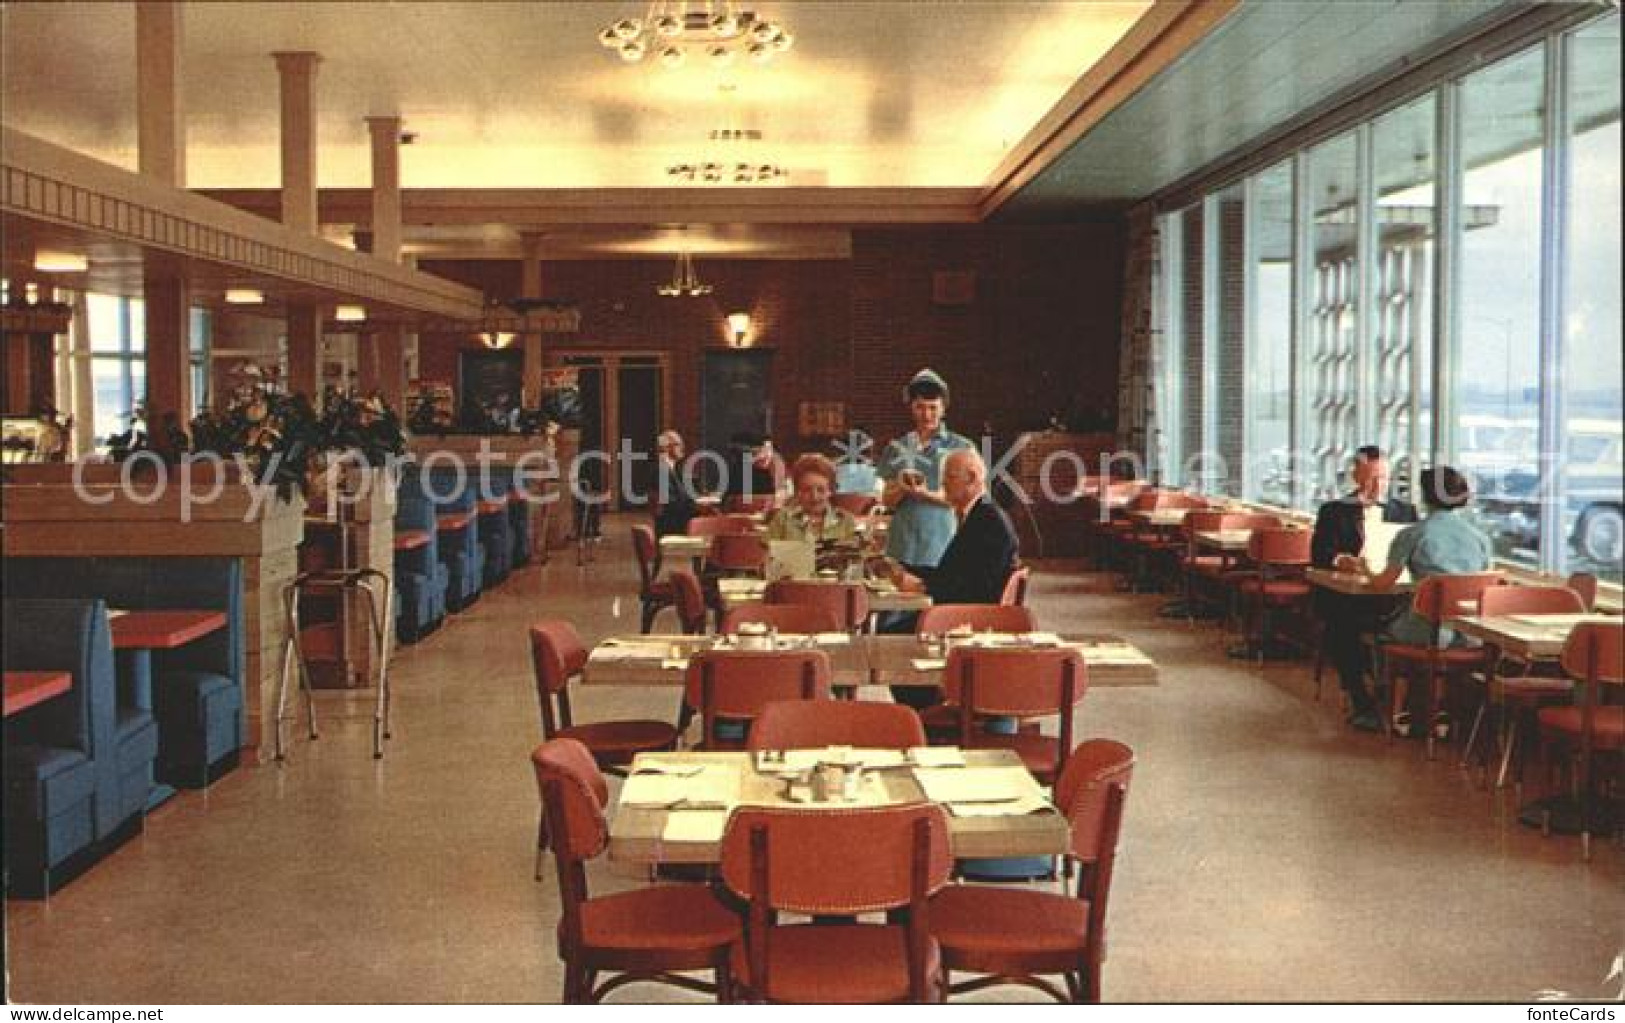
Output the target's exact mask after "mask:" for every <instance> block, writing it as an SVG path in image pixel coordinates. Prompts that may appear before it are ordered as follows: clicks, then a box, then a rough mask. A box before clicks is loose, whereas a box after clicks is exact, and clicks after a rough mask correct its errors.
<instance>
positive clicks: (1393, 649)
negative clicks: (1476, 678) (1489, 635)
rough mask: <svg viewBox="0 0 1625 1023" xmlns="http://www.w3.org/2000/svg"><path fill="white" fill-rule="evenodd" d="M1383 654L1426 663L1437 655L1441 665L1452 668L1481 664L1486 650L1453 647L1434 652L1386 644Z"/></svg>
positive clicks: (1423, 648) (1410, 645)
mask: <svg viewBox="0 0 1625 1023" xmlns="http://www.w3.org/2000/svg"><path fill="white" fill-rule="evenodd" d="M1382 652H1383V654H1384V656H1387V657H1391V658H1394V659H1396V660H1401V661H1426V660H1428V659H1429V658H1430V657H1432V656H1433V655H1434V654H1437V655H1438V657H1439V662H1440V663H1441V664H1448V665H1450V666H1452V667H1459V666H1461V665H1464V664H1479V663H1481V662H1483V660H1484V648H1483V647H1476V646H1452V647H1445V648H1444V649H1443V650H1434V649H1433V648H1432V647H1425V646H1415V645H1413V644H1410V643H1384V644H1383V646H1382Z"/></svg>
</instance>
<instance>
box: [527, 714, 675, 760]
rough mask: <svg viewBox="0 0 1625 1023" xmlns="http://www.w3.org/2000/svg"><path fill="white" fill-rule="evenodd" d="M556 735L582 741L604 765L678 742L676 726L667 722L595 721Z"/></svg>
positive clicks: (559, 737) (574, 726)
mask: <svg viewBox="0 0 1625 1023" xmlns="http://www.w3.org/2000/svg"><path fill="white" fill-rule="evenodd" d="M553 737H554V738H556V739H574V740H576V741H577V742H579V743H581V745H583V746H585V747H587V749H588V750H590V751H591V752H592V756H593V759H594V760H596V761H598V764H599V766H601V767H610V766H614V765H618V764H624V763H627V762H628V761H630V760H631V759H632V757H633V756H635V755H636V754H639V753H650V752H653V751H655V750H663V749H673V748H675V747H676V745H677V729H676V728H675V727H674V726H673V725H672V724H671V723H670V722H666V721H594V722H592V723H591V724H585V725H571V726H570V727H569V728H561V729H559V730H558V731H557V732H555V733H554V734H553Z"/></svg>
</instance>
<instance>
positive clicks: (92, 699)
mask: <svg viewBox="0 0 1625 1023" xmlns="http://www.w3.org/2000/svg"><path fill="white" fill-rule="evenodd" d="M0 617H3V622H0V625H3V627H4V629H5V637H6V638H5V643H4V646H3V647H0V652H3V658H4V663H5V667H6V669H7V670H11V671H66V672H68V673H69V674H70V675H71V676H72V678H73V684H72V686H71V687H70V688H69V690H68V691H67V692H66V693H63V694H62V695H60V696H57V697H54V698H52V699H50V700H47V701H45V702H44V703H41V704H39V705H37V706H34V707H30V708H29V709H27V710H25V711H22V712H21V713H18V714H15V715H13V716H11V717H9V718H7V719H6V722H5V760H4V762H5V767H4V772H5V774H4V777H5V862H6V890H7V894H8V895H12V896H17V897H23V898H37V897H40V896H43V895H48V894H50V893H51V892H52V891H55V890H56V889H57V888H60V887H61V886H62V885H64V884H66V883H67V882H68V881H70V880H72V879H73V878H74V877H76V876H78V874H79V873H81V872H82V871H84V869H85V868H87V867H89V866H90V865H91V864H92V863H94V862H96V860H98V859H100V858H101V857H102V856H103V855H105V854H106V853H107V852H109V851H111V850H112V849H114V848H117V847H118V846H119V845H120V844H122V843H123V842H124V841H125V840H127V839H128V838H130V837H131V836H133V835H136V834H139V833H140V831H141V828H142V824H143V822H144V821H145V819H146V806H147V797H148V795H149V794H150V793H151V791H152V784H153V769H154V764H155V761H156V759H157V756H158V727H157V724H156V722H155V721H154V719H153V716H152V714H151V713H150V712H148V711H146V710H144V709H142V708H140V707H137V706H135V705H134V703H133V701H132V700H131V698H130V694H121V692H120V688H119V685H118V681H117V679H116V677H115V673H114V668H113V640H112V634H111V632H110V631H109V629H108V624H107V605H106V604H104V603H103V602H101V601H99V600H83V599H61V600H50V599H40V600H29V599H16V598H11V597H9V596H8V598H7V599H6V600H5V601H4V602H3V611H0Z"/></svg>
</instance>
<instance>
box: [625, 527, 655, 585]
mask: <svg viewBox="0 0 1625 1023" xmlns="http://www.w3.org/2000/svg"><path fill="white" fill-rule="evenodd" d="M632 553H634V554H636V555H637V557H638V583H639V588H638V596H640V597H647V596H648V595H649V590H650V588H651V587H653V586H654V582H655V576H657V575H659V574H660V541H659V540H657V539H656V538H655V531H654V530H653V529H651V528H650V527H648V526H633V527H632Z"/></svg>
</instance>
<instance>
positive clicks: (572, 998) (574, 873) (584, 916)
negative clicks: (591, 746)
mask: <svg viewBox="0 0 1625 1023" xmlns="http://www.w3.org/2000/svg"><path fill="white" fill-rule="evenodd" d="M530 760H531V765H532V767H533V768H534V769H535V772H536V785H537V788H538V790H539V792H540V795H541V803H542V814H543V816H544V817H545V818H546V819H549V820H551V821H553V829H552V834H551V836H550V838H549V843H548V844H549V845H550V846H551V847H552V850H553V856H554V859H555V861H556V863H557V864H558V875H559V903H560V918H559V924H558V930H557V939H558V954H559V959H560V960H562V961H563V963H564V1001H565V1002H566V1003H569V1004H581V1003H586V1002H597V1001H601V1000H602V999H603V997H604V996H605V995H607V994H609V993H610V992H611V991H614V990H615V989H617V988H619V987H623V986H625V985H627V984H631V983H635V982H638V981H652V982H656V983H661V984H670V985H673V986H675V987H680V988H683V989H685V990H689V991H700V992H704V993H708V994H715V995H716V996H717V998H718V1000H719V1001H724V1002H726V1001H729V1000H730V996H731V994H732V983H731V979H730V976H731V975H730V967H731V963H730V955H731V951H732V949H733V947H734V946H735V945H736V944H737V943H738V942H739V940H740V938H741V936H742V935H743V933H744V931H743V926H742V924H741V922H740V919H739V916H738V914H736V913H735V912H734V911H733V910H731V909H729V908H728V907H727V906H725V905H724V904H723V903H722V902H721V900H719V899H718V898H717V896H716V895H715V894H714V893H713V892H712V890H711V889H710V888H708V887H706V886H704V885H695V884H670V885H655V886H652V887H646V888H634V889H632V890H630V891H623V892H616V893H614V894H611V895H600V896H598V897H597V898H594V897H592V896H591V894H590V893H589V891H588V887H587V872H586V869H585V865H586V863H587V862H588V861H589V860H593V859H596V858H597V857H598V856H599V855H601V854H602V853H603V852H604V850H605V848H606V847H607V846H608V844H609V822H608V819H607V818H606V816H605V807H606V806H607V804H608V801H609V787H608V785H607V784H606V783H605V781H604V776H603V774H602V773H600V772H599V770H598V765H597V764H596V763H595V762H594V760H593V756H592V753H591V752H590V751H589V750H588V749H587V747H585V746H583V745H582V744H581V743H579V742H577V741H576V740H574V739H568V738H561V739H551V740H549V741H547V742H544V743H542V744H541V745H540V746H538V747H536V749H535V751H534V752H532V753H531V755H530ZM693 971H710V972H711V974H712V976H713V978H714V979H713V981H712V982H711V983H706V982H705V981H701V980H697V979H695V978H692V977H685V976H682V975H681V974H682V973H685V972H693ZM600 973H614V974H615V976H613V977H611V978H609V979H608V980H606V981H605V982H604V983H603V984H599V983H598V982H597V979H598V974H600Z"/></svg>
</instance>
